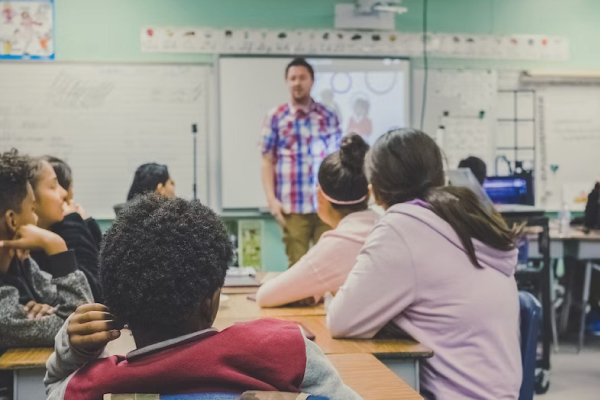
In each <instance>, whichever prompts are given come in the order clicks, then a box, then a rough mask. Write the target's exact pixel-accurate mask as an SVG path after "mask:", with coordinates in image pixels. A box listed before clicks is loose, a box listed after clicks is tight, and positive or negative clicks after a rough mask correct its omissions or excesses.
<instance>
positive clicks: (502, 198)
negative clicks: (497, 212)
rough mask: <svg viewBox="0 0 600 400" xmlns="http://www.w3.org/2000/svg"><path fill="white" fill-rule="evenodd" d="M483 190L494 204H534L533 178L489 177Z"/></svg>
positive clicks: (484, 183)
mask: <svg viewBox="0 0 600 400" xmlns="http://www.w3.org/2000/svg"><path fill="white" fill-rule="evenodd" d="M483 188H484V189H485V191H486V193H487V195H488V196H489V197H490V199H492V201H493V202H494V204H521V205H529V206H532V205H533V204H534V195H533V179H532V177H531V176H489V177H487V178H486V180H485V182H483Z"/></svg>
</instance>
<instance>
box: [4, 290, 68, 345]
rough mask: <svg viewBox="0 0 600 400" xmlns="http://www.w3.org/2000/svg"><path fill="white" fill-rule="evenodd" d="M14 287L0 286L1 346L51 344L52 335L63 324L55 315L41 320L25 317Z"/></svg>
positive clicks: (52, 340)
mask: <svg viewBox="0 0 600 400" xmlns="http://www.w3.org/2000/svg"><path fill="white" fill-rule="evenodd" d="M18 296H19V295H18V292H17V290H16V288H13V287H9V286H4V287H2V288H0V344H1V346H2V347H43V346H52V344H53V343H54V336H55V335H56V333H57V332H58V330H59V329H60V327H61V326H62V324H63V320H62V319H61V318H60V317H58V316H56V315H49V316H46V317H43V318H42V319H41V320H30V319H28V318H27V313H26V312H25V310H24V308H23V306H21V305H20V304H19V297H18Z"/></svg>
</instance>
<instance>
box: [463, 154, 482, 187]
mask: <svg viewBox="0 0 600 400" xmlns="http://www.w3.org/2000/svg"><path fill="white" fill-rule="evenodd" d="M458 168H469V169H470V170H471V172H473V175H475V178H477V180H478V181H479V184H480V185H483V182H485V178H487V166H486V165H485V162H484V161H483V160H482V159H481V158H478V157H473V156H471V157H467V158H465V159H464V160H461V161H460V162H459V163H458Z"/></svg>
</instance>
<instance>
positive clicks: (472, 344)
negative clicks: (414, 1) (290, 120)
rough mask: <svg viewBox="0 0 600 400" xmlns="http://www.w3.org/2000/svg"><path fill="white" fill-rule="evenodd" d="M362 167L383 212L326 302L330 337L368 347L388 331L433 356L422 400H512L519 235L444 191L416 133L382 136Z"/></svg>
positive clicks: (464, 197) (468, 195) (436, 163)
mask: <svg viewBox="0 0 600 400" xmlns="http://www.w3.org/2000/svg"><path fill="white" fill-rule="evenodd" d="M366 163H367V168H366V169H367V175H368V176H369V179H370V183H371V189H372V193H373V194H374V196H375V200H376V202H377V203H378V204H379V205H381V206H382V207H383V208H384V209H385V210H386V213H385V215H384V216H383V217H381V219H380V220H379V222H378V223H377V224H376V226H375V228H374V229H373V231H372V232H371V234H370V235H369V238H368V239H367V242H366V245H365V247H364V248H363V249H362V251H361V252H360V255H359V256H358V258H357V263H356V265H355V266H354V268H353V269H352V271H351V273H350V275H349V277H348V280H347V281H346V283H345V285H344V286H343V287H342V289H341V290H340V291H339V292H338V294H337V295H336V297H335V299H334V300H333V301H332V303H331V306H330V308H329V314H328V325H329V329H330V330H331V333H332V335H333V336H334V337H346V338H348V337H352V338H371V337H373V336H374V335H375V334H376V333H377V332H378V331H379V330H380V329H381V328H382V327H384V326H385V325H386V324H388V323H391V325H395V326H396V327H398V328H400V329H401V330H403V331H404V332H406V333H408V334H409V335H411V336H412V337H413V338H415V339H416V340H417V341H419V342H420V343H422V344H424V345H425V346H427V347H430V348H431V349H433V351H434V354H435V355H434V356H433V358H430V359H427V360H424V361H423V363H422V365H421V395H423V396H424V397H425V398H426V399H490V400H491V399H517V398H518V396H519V389H520V386H521V354H520V340H519V297H518V292H517V285H516V281H515V277H514V273H515V268H516V265H517V250H516V248H515V242H516V240H517V238H518V236H519V234H520V232H519V230H518V229H517V228H515V229H510V228H509V227H508V226H507V225H506V224H505V223H504V221H503V220H502V218H501V216H500V215H499V214H498V213H496V212H495V211H488V210H487V209H485V208H484V207H483V206H482V204H480V202H479V200H478V198H477V196H476V195H475V193H473V192H472V191H470V190H469V189H466V188H460V187H451V186H444V183H445V179H444V169H443V161H442V154H441V151H440V149H439V147H438V146H437V145H436V143H435V142H434V140H433V139H431V138H430V137H429V136H428V135H426V134H425V133H423V132H420V131H417V130H413V129H400V130H395V131H391V132H388V133H387V134H385V135H383V136H382V137H381V138H379V140H378V141H377V142H376V143H375V144H374V145H373V148H372V150H371V152H370V153H369V155H367V162H366Z"/></svg>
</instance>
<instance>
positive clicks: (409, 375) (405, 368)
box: [379, 358, 421, 392]
mask: <svg viewBox="0 0 600 400" xmlns="http://www.w3.org/2000/svg"><path fill="white" fill-rule="evenodd" d="M379 361H381V362H382V363H383V364H384V365H385V366H386V367H388V368H389V369H391V370H392V372H393V373H394V374H396V375H397V376H399V377H400V378H401V379H402V380H403V381H404V382H405V383H406V384H407V385H408V386H410V387H411V388H413V389H414V390H416V391H417V392H419V390H420V389H421V387H420V382H419V360H416V359H394V358H380V359H379Z"/></svg>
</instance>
